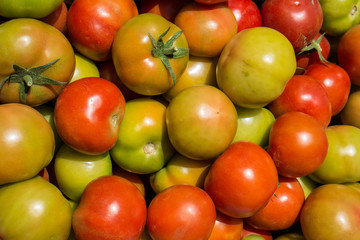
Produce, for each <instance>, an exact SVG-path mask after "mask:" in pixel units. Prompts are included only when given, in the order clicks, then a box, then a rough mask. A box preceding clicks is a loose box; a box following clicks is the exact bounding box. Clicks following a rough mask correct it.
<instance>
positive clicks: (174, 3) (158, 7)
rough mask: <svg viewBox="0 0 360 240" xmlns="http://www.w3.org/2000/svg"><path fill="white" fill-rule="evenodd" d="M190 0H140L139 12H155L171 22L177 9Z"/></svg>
mask: <svg viewBox="0 0 360 240" xmlns="http://www.w3.org/2000/svg"><path fill="white" fill-rule="evenodd" d="M190 1H191V0H182V1H179V0H142V1H141V2H140V3H139V13H140V14H141V13H155V14H158V15H160V16H162V17H164V18H165V19H167V20H168V21H170V22H173V21H174V19H175V16H176V14H177V13H178V12H179V10H180V9H181V8H182V7H183V6H185V5H186V4H187V3H189V2H190Z"/></svg>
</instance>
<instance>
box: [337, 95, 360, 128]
mask: <svg viewBox="0 0 360 240" xmlns="http://www.w3.org/2000/svg"><path fill="white" fill-rule="evenodd" d="M359 101H360V91H359V90H355V91H353V92H351V93H350V95H349V97H348V100H347V102H346V104H345V106H344V109H343V110H342V111H341V113H340V119H341V123H342V124H344V125H351V126H355V127H358V128H360V110H359V107H360V104H359Z"/></svg>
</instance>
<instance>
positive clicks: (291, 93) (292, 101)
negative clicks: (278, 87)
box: [269, 75, 331, 128]
mask: <svg viewBox="0 0 360 240" xmlns="http://www.w3.org/2000/svg"><path fill="white" fill-rule="evenodd" d="M269 110H270V111H271V112H272V113H273V114H274V116H275V117H278V116H280V115H281V114H283V113H286V112H290V111H298V112H303V113H307V114H309V115H311V116H313V117H314V118H315V119H316V120H318V121H319V123H320V124H321V125H322V126H323V127H324V128H325V127H327V126H328V125H329V123H330V120H331V103H330V100H329V97H328V96H327V93H326V90H325V89H324V87H323V86H322V84H321V83H319V82H318V81H317V80H315V79H314V78H312V77H310V76H306V75H294V76H293V77H292V78H291V79H290V80H289V81H288V82H287V84H286V86H285V89H284V91H283V92H282V94H281V95H280V96H279V97H278V98H277V99H275V100H274V101H272V102H271V103H270V104H269Z"/></svg>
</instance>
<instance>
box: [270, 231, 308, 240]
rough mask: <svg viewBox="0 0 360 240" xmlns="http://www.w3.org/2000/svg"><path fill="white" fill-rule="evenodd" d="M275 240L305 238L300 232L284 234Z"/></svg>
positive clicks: (302, 239) (303, 239) (301, 239)
mask: <svg viewBox="0 0 360 240" xmlns="http://www.w3.org/2000/svg"><path fill="white" fill-rule="evenodd" d="M275 240H305V238H304V236H303V235H302V234H301V233H298V232H291V233H284V234H282V235H280V236H278V237H276V238H275Z"/></svg>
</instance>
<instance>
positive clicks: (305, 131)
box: [267, 112, 328, 178]
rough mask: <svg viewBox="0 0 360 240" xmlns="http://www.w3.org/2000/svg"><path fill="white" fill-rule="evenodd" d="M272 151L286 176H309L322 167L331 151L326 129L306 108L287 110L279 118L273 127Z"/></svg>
mask: <svg viewBox="0 0 360 240" xmlns="http://www.w3.org/2000/svg"><path fill="white" fill-rule="evenodd" d="M267 151H268V153H269V154H270V156H271V157H272V159H273V160H274V162H275V165H276V167H277V170H278V173H279V175H281V176H285V177H290V178H294V177H302V176H306V175H308V174H310V173H312V172H314V171H315V170H316V169H318V168H319V167H320V165H321V164H322V163H323V162H324V160H325V157H326V155H327V152H328V140H327V137H326V133H325V129H324V127H323V126H321V125H320V123H319V122H318V121H316V119H315V118H314V117H312V116H310V115H308V114H305V113H302V112H287V113H284V114H283V115H281V116H279V117H277V118H276V120H275V122H274V124H273V126H272V127H271V130H270V136H269V146H268V148H267Z"/></svg>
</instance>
